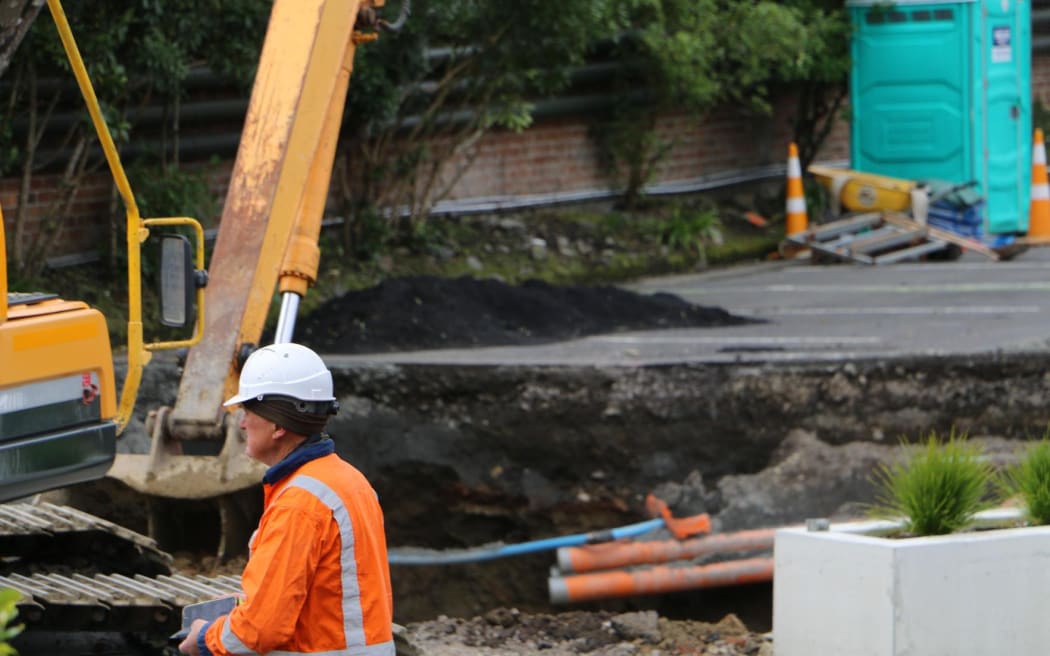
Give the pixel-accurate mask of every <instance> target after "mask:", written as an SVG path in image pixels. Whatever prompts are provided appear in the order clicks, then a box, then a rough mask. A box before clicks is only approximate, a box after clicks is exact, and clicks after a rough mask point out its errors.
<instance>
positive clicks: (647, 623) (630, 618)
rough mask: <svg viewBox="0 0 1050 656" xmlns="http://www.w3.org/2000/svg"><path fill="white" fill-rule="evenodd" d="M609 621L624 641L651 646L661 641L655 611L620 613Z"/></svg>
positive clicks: (658, 622) (661, 637)
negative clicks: (641, 642) (638, 642)
mask: <svg viewBox="0 0 1050 656" xmlns="http://www.w3.org/2000/svg"><path fill="white" fill-rule="evenodd" d="M609 621H610V622H611V623H612V627H613V629H614V630H615V631H616V633H617V635H619V636H620V637H621V638H623V639H624V640H642V641H643V642H647V643H649V644H651V645H655V644H656V643H658V642H660V641H661V640H663V636H662V634H661V633H660V618H659V616H658V615H657V614H656V611H652V610H647V611H639V612H636V613H622V614H620V615H617V616H615V617H613V618H612V619H611V620H609Z"/></svg>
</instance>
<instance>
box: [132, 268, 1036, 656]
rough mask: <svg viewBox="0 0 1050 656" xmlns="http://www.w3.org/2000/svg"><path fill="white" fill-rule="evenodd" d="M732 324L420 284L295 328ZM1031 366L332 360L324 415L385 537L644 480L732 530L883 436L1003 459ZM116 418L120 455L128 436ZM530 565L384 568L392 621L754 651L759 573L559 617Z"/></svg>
mask: <svg viewBox="0 0 1050 656" xmlns="http://www.w3.org/2000/svg"><path fill="white" fill-rule="evenodd" d="M424 283H425V284H424ZM526 292H527V293H526ZM519 294H520V295H519ZM537 294H540V298H537V297H536V295H537ZM581 295H582V296H581ZM506 298H512V299H517V300H516V301H515V302H502V300H505V299H506ZM485 299H488V300H487V301H485ZM501 299H502V300H501ZM589 304H590V305H589ZM568 307H571V309H572V310H573V311H571V312H570V311H569V309H568ZM559 308H560V311H559ZM587 308H590V309H589V311H585V310H587ZM610 308H611V309H610ZM424 310H426V311H429V313H427V312H426V311H424ZM595 316H598V317H599V319H598V320H596V321H595V320H594V318H595ZM588 317H589V318H590V320H591V323H588V322H587V321H585V320H584V319H585V318H588ZM562 320H564V321H562ZM734 320H735V319H734V318H733V317H730V316H729V315H727V314H725V313H724V312H722V311H721V310H719V309H718V308H690V307H689V306H687V305H685V304H682V303H681V302H680V301H678V300H677V299H673V298H656V299H654V298H651V297H639V296H636V295H627V296H624V295H623V294H620V293H619V292H617V291H612V292H610V291H609V290H608V289H602V288H584V287H579V288H573V289H572V290H566V289H559V288H551V287H550V286H544V285H533V286H532V287H531V288H530V289H527V290H525V289H518V288H513V287H511V286H504V285H502V283H498V282H496V281H487V282H486V281H477V280H473V279H469V278H467V279H459V280H458V281H457V280H452V281H448V280H444V281H436V280H428V279H425V278H424V279H419V280H409V281H405V280H402V281H391V282H390V283H389V284H388V285H387V286H386V288H385V291H383V290H378V289H376V290H370V291H368V292H359V293H356V294H352V295H347V296H345V297H343V298H340V299H337V300H335V301H333V302H331V303H330V305H329V306H328V309H327V310H326V312H325V313H323V314H317V313H315V314H314V315H312V316H311V317H310V318H308V319H306V320H304V322H303V323H302V324H301V325H302V328H303V330H302V335H303V341H305V342H307V343H310V342H311V340H314V342H313V343H314V345H315V346H317V347H318V348H320V349H322V350H325V351H329V350H330V349H332V348H340V349H345V351H346V352H354V351H358V352H360V351H368V350H376V351H379V350H382V351H389V350H393V349H412V348H434V347H440V346H451V345H462V344H476V345H482V344H485V343H490V342H494V343H514V341H515V340H517V341H519V342H520V341H526V342H527V341H529V340H533V341H537V340H545V339H556V338H564V337H569V336H578V335H582V334H588V333H593V332H603V331H615V330H619V329H637V328H645V327H669V326H672V325H674V326H681V325H704V323H703V322H704V321H708V322H711V324H710V325H725V322H732V321H734ZM647 321H648V322H649V323H646V322H647ZM409 327H410V328H409ZM384 344H385V346H384ZM355 345H356V346H355ZM1045 364H1046V363H1045V361H1044V359H1043V358H1041V357H1037V356H1032V355H1026V356H1022V355H1018V356H1010V357H1005V356H1004V357H999V356H988V357H982V358H971V359H967V360H958V361H955V360H945V359H936V358H930V359H917V360H911V361H906V362H904V361H902V362H853V363H838V364H828V363H821V364H813V365H806V364H804V363H803V364H796V365H792V366H790V367H787V366H778V367H765V366H747V367H739V366H733V365H718V366H706V365H681V366H657V367H631V368H629V367H620V368H591V369H571V368H565V367H507V366H502V367H434V366H362V365H349V366H334V367H333V369H334V373H335V375H336V387H337V389H338V390H339V393H340V396H341V402H342V406H343V411H342V412H341V414H340V416H339V417H338V418H336V420H334V421H333V423H332V424H331V426H330V428H331V430H332V433H333V434H334V435H335V436H336V438H337V443H338V448H339V451H340V453H341V454H342V455H344V456H345V457H346V458H347V459H349V460H350V461H352V462H354V463H355V464H357V465H358V466H359V467H360V468H361V469H362V470H363V471H364V472H365V473H366V475H368V477H369V478H370V479H371V480H372V481H373V482H374V484H375V485H376V487H377V489H378V491H379V492H380V495H381V498H382V499H383V504H384V508H385V509H386V513H387V527H388V533H389V542H390V544H391V546H392V547H401V546H425V547H429V548H432V549H446V548H465V547H474V546H477V545H481V544H486V543H492V542H504V543H518V542H524V541H527V540H531V539H538V538H544V537H549V536H553V535H562V534H568V533H575V532H581V531H589V530H595V529H604V528H610V527H614V526H620V525H624V524H628V523H631V522H635V521H638V520H639V519H641V518H642V506H643V504H642V499H643V498H644V496H645V494H647V493H649V492H652V491H654V490H657V491H659V492H660V493H661V494H662V495H663V496H664V497H665V498H666V500H667V501H669V502H670V503H671V504H672V506H673V509H674V510H675V512H676V513H677V514H691V513H693V512H699V511H701V510H707V511H708V512H710V513H711V514H712V516H713V517H714V518H715V520H716V527H717V528H720V529H722V530H732V529H735V528H749V527H756V526H775V525H781V524H786V523H793V522H796V521H801V520H802V519H804V518H806V517H812V516H832V517H839V516H847V515H850V514H853V513H855V512H857V511H859V510H861V507H860V505H859V504H863V503H865V502H867V501H870V500H871V496H872V488H871V484H870V480H869V474H870V471H871V469H872V467H873V466H874V465H875V464H876V463H878V462H883V461H886V460H887V459H889V458H893V457H895V456H896V454H897V453H898V450H897V441H898V439H899V438H901V437H917V436H919V435H923V434H926V433H927V432H929V431H931V430H936V431H941V432H946V431H948V430H949V429H951V428H953V427H954V428H956V429H957V430H959V431H962V432H966V433H969V434H970V435H972V436H1002V437H997V438H988V439H987V440H986V444H987V445H988V448H989V450H990V451H991V452H993V453H995V454H996V457H1000V458H1002V459H1004V460H1005V459H1009V458H1010V457H1012V456H1011V454H1012V453H1013V452H1014V451H1015V450H1016V448H1017V446H1018V440H1023V439H1025V438H1030V437H1037V436H1040V435H1042V432H1043V429H1044V427H1045V426H1046V423H1047V419H1048V417H1050V412H1048V411H1047V409H1046V404H1045V399H1046V398H1047V396H1048V392H1050V379H1047V378H1046V377H1045V369H1046V366H1045ZM159 366H161V367H163V366H164V365H162V364H161V365H159ZM151 367H154V368H153V369H152V370H148V371H147V381H146V384H147V385H149V384H153V385H155V387H154V388H153V391H152V394H154V395H155V398H156V399H159V400H160V401H161V402H164V403H170V402H171V400H172V398H173V396H174V389H173V383H172V381H174V380H176V379H177V376H176V375H174V374H173V372H172V371H171V370H170V369H169V370H168V371H167V373H164V372H163V370H162V369H157V368H155V365H151ZM150 405H151V404H150V403H142V404H140V406H139V407H140V408H142V407H149V406H150ZM129 430H130V432H131V433H132V434H133V435H132V437H131V438H130V439H129V440H127V441H125V443H124V446H123V447H122V448H129V449H136V448H138V449H142V448H143V443H141V442H139V443H138V445H137V446H136V443H135V439H136V438H135V437H134V430H133V429H129ZM551 562H552V555H551V554H540V555H534V556H528V557H522V558H516V559H506V560H503V561H497V562H493V563H478V564H472V565H463V566H456V567H438V568H419V567H395V568H394V571H393V576H394V584H395V595H396V599H397V604H396V605H397V619H398V621H399V622H402V623H405V624H408V625H409V626H408V630H409V632H408V637H409V638H411V637H412V636H414V637H415V640H416V647H417V648H418V649H419V651H418V653H420V654H423V655H425V656H440V655H441V654H444V653H453V652H449V651H445V652H441V651H437V650H438V649H439V645H442V644H443V645H446V646H448V648H450V649H453V650H454V653H457V654H468V655H469V654H487V653H493V654H496V653H503V654H531V653H537V654H539V653H545V654H553V653H599V654H648V653H655V651H657V650H661V653H665V654H666V653H672V654H673V653H700V654H703V653H710V654H757V653H765V652H763V651H761V650H763V649H766V647H767V646H768V645H766V644H765V643H766V642H767V641H766V639H765V637H764V636H763V635H762V634H761V632H762V631H765V630H767V629H768V624H769V619H770V616H769V611H770V609H769V606H770V602H769V588H768V587H764V588H763V587H762V586H755V587H752V588H751V589H750V590H745V591H742V592H737V593H732V592H729V591H704V592H703V593H698V594H696V595H679V596H663V597H657V598H645V599H635V600H628V601H620V602H616V601H613V602H607V603H598V604H590V605H587V607H586V608H578V607H576V608H574V610H584V611H586V612H585V613H583V614H581V615H579V616H577V615H575V614H573V613H570V614H565V613H564V612H562V613H559V614H558V615H557V616H556V619H551V618H550V617H549V616H548V614H549V613H552V612H555V611H559V610H560V611H564V610H566V609H564V608H557V607H552V606H551V605H550V603H549V601H548V599H547V590H546V577H547V573H548V569H549V567H550V565H551ZM734 595H735V596H734ZM748 595H750V596H748ZM698 599H700V600H702V603H699V602H698V601H697V600H698ZM512 609H518V611H517V612H515V611H514V610H512ZM644 610H654V611H656V612H657V613H658V615H657V622H656V626H657V627H658V628H659V629H660V631H661V632H660V636H659V637H657V636H655V634H654V635H648V637H639V636H638V635H629V634H624V633H623V632H622V630H621V629H618V628H616V627H617V623H616V622H615V621H614V619H613V618H614V617H616V616H617V615H619V614H622V613H625V612H626V613H632V612H637V611H644ZM729 611H734V612H736V614H737V615H738V616H739V617H740V618H741V619H742V620H743V621H744V623H746V624H747V625H749V626H750V627H751V629H753V630H757V631H758V633H750V634H747V637H746V638H743V639H734V640H735V642H734V640H726V639H725V637H726V636H728V635H729V632H728V631H727V630H724V629H723V630H718V629H711V630H708V631H707V633H703V631H700V632H699V633H703V635H704V636H706V637H703V638H702V639H698V640H694V641H693V642H692V643H690V646H689V647H682V646H681V645H682V644H684V643H679V642H672V641H669V638H668V636H669V635H671V634H673V633H674V632H675V631H678V630H679V628H680V625H677V624H675V625H666V627H665V622H670V621H672V620H673V621H675V622H686V621H696V620H704V621H706V622H708V625H712V624H716V623H718V622H719V621H720V620H722V618H723V617H724V616H725V615H726V613H727V612H729ZM442 614H443V615H445V617H444V618H443V619H442V618H437V616H438V615H442ZM646 617H649V616H648V615H646ZM468 618H473V619H468ZM574 618H578V620H577V619H574ZM727 621H729V620H727ZM645 623H646V624H647V625H648V626H650V628H651V625H652V622H650V621H649V620H648V619H646V620H645ZM560 624H564V625H565V627H566V628H565V629H564V630H562V629H559V628H557V627H558V626H559V625H560ZM592 626H597V627H598V628H597V629H593V630H592V629H589V628H587V627H592ZM672 627H677V628H672ZM683 630H684V629H683ZM705 630H706V629H705ZM559 631H560V633H559ZM567 632H568V633H567ZM595 636H599V637H600V639H599V637H595ZM497 643H499V644H497ZM737 643H738V644H737ZM661 645H662V646H661ZM457 649H458V650H457ZM472 650H473V651H472ZM485 650H492V651H485ZM515 650H516V651H515ZM530 650H531V651H530ZM557 650H563V651H557ZM705 650H706V651H705ZM734 650H736V651H734Z"/></svg>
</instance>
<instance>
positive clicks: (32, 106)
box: [0, 0, 270, 277]
mask: <svg viewBox="0 0 1050 656" xmlns="http://www.w3.org/2000/svg"><path fill="white" fill-rule="evenodd" d="M269 5H270V3H268V2H265V1H264V0H186V1H184V2H160V1H158V0H136V1H135V2H127V1H126V0H98V1H96V2H79V3H67V5H66V7H65V11H66V15H67V18H68V19H69V22H70V25H71V27H72V28H73V31H74V34H75V37H76V39H77V43H78V47H79V50H80V52H81V54H82V56H83V58H84V62H85V66H86V67H87V70H88V74H89V75H90V77H91V80H92V84H93V86H94V88H95V92H96V95H97V97H98V98H99V102H100V104H101V107H102V111H103V114H104V116H105V117H106V121H107V123H108V124H109V128H110V131H111V133H112V135H113V138H114V140H115V141H116V142H117V145H118V147H119V146H120V145H122V144H124V143H127V142H128V141H129V140H130V139H131V136H132V131H133V130H134V125H133V123H132V120H131V119H130V118H129V117H130V116H131V115H132V112H133V111H134V110H136V109H140V108H142V107H145V106H146V105H147V104H150V103H153V104H157V103H159V104H160V105H161V106H162V107H163V113H164V120H163V121H162V123H161V125H162V126H163V130H164V133H163V135H162V138H163V140H164V142H165V144H166V148H165V151H166V152H165V153H163V154H162V162H163V164H162V168H163V170H164V172H165V174H166V173H167V172H168V171H169V170H170V169H177V168H178V162H179V141H178V133H179V130H178V125H179V122H180V121H181V116H180V101H181V99H182V97H183V96H184V95H185V82H186V80H187V78H188V76H189V75H190V71H191V70H192V69H193V68H194V67H195V66H200V65H204V64H208V65H211V66H212V67H213V69H214V70H216V71H219V72H220V73H223V74H227V75H229V76H230V77H231V79H232V80H234V81H235V83H242V84H243V83H244V82H246V81H247V80H249V79H250V78H251V75H252V74H253V72H254V70H255V62H256V59H257V58H258V51H259V45H260V44H261V41H262V35H263V33H264V31H265V30H264V29H263V28H264V26H265V23H266V20H267V18H268V16H269ZM7 79H8V80H10V81H11V82H10V84H8V85H5V87H4V88H3V89H2V90H0V107H3V111H4V112H5V114H4V116H3V123H4V125H12V124H15V122H14V119H15V118H20V119H24V120H22V121H19V122H18V123H20V124H21V125H24V126H26V127H24V128H20V129H19V130H18V131H11V130H7V131H3V132H0V154H2V156H0V165H3V166H4V168H3V170H2V171H0V172H2V173H4V174H8V175H10V174H12V173H15V172H16V171H17V174H18V175H20V176H21V178H22V185H21V190H20V193H19V200H18V210H17V213H16V215H15V217H14V221H13V222H14V227H15V229H14V232H13V234H12V235H11V239H9V240H8V247H9V250H10V253H11V255H12V257H11V262H12V263H13V264H14V269H15V271H14V272H13V273H14V274H15V275H20V276H25V277H33V276H35V275H36V274H37V273H39V271H40V268H41V267H42V265H43V262H44V261H45V259H46V255H47V253H48V251H49V249H50V247H51V246H52V245H53V244H55V243H57V242H58V241H59V240H60V239H61V237H62V233H63V229H64V226H65V223H66V221H64V219H65V218H66V217H67V215H68V213H69V210H70V208H71V207H72V204H73V202H74V201H75V199H76V196H77V193H78V191H79V188H80V186H81V183H82V181H83V180H84V176H85V174H87V173H90V172H93V171H96V170H98V169H100V168H101V167H102V166H103V165H104V162H103V160H102V158H101V153H100V150H99V149H98V148H97V146H96V138H95V133H94V128H93V127H92V125H91V124H90V121H89V119H88V114H87V110H86V108H85V106H84V103H83V101H82V100H81V98H80V94H79V91H78V90H77V88H76V86H75V84H74V82H73V80H74V78H73V75H72V72H71V69H70V64H69V62H68V60H67V59H66V55H65V51H64V50H63V48H62V45H61V42H60V40H59V38H58V34H57V30H56V29H55V26H54V23H53V21H52V20H51V18H50V17H49V16H48V15H47V12H42V15H41V16H40V17H39V18H38V19H37V21H36V22H35V23H34V24H33V26H32V28H30V30H29V32H28V33H27V36H26V39H25V41H24V43H23V44H22V47H21V48H20V49H19V50H18V51H17V53H16V54H15V58H14V59H13V61H12V64H11V68H10V70H9V71H8V72H7ZM55 169H61V170H62V172H63V173H62V184H61V188H60V191H61V193H60V194H59V195H58V197H57V198H56V199H55V200H54V201H53V202H52V203H51V204H50V205H49V207H48V208H47V210H46V215H45V216H44V217H43V219H42V224H43V226H44V228H43V229H37V230H36V231H35V232H34V233H33V234H32V236H31V235H30V234H29V232H28V231H27V230H26V228H25V226H26V223H27V221H28V220H29V219H28V216H27V208H28V206H29V205H30V202H29V197H30V194H31V193H32V183H31V181H32V178H33V177H34V175H36V174H38V173H39V172H41V171H43V170H55ZM123 231H124V227H123V222H122V220H118V219H116V218H114V219H113V225H112V233H113V234H112V235H111V236H110V250H111V251H113V250H116V248H115V244H116V243H119V241H120V236H121V235H122V234H123ZM111 264H114V265H115V264H116V262H111Z"/></svg>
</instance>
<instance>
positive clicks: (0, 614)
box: [0, 588, 23, 656]
mask: <svg viewBox="0 0 1050 656" xmlns="http://www.w3.org/2000/svg"><path fill="white" fill-rule="evenodd" d="M21 598H22V595H20V594H19V593H17V592H15V591H14V590H12V589H10V588H4V589H2V590H0V656H8V655H9V654H17V653H18V652H17V651H15V649H14V647H12V646H11V645H9V644H7V641H8V640H10V639H11V638H14V637H15V636H16V635H18V634H19V633H21V632H22V628H23V627H22V625H21V624H15V625H12V624H11V623H12V622H13V621H14V620H15V617H17V616H18V607H17V606H16V604H17V603H18V600H19V599H21Z"/></svg>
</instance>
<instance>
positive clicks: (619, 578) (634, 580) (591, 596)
mask: <svg viewBox="0 0 1050 656" xmlns="http://www.w3.org/2000/svg"><path fill="white" fill-rule="evenodd" d="M772 580H773V559H772V558H745V559H743V560H730V561H726V562H722V563H714V564H711V565H689V566H683V567H672V566H668V565H657V566H655V567H649V568H645V569H636V570H631V571H627V570H612V571H607V572H593V573H590V574H576V575H574V576H561V577H558V576H552V577H551V578H550V579H549V580H548V582H547V586H548V590H549V593H550V600H551V602H552V603H556V604H565V603H573V602H579V601H592V600H595V599H611V598H614V597H633V596H637V595H649V594H662V593H666V592H680V591H682V590H695V589H698V588H719V587H728V586H734V585H745V584H748V583H765V582H768V581H772Z"/></svg>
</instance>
